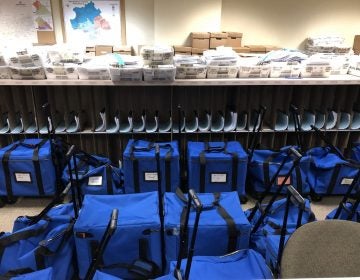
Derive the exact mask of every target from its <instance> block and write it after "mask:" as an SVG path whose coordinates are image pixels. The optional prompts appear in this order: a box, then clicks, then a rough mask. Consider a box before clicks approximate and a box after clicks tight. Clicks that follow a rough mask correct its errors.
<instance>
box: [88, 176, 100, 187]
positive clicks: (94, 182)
mask: <svg viewBox="0 0 360 280" xmlns="http://www.w3.org/2000/svg"><path fill="white" fill-rule="evenodd" d="M102 178H103V177H102V176H92V177H89V182H88V185H89V186H102Z"/></svg>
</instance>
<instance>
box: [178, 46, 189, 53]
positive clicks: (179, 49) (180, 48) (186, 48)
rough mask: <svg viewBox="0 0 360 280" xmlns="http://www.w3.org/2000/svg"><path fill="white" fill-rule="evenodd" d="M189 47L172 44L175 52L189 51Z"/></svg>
mask: <svg viewBox="0 0 360 280" xmlns="http://www.w3.org/2000/svg"><path fill="white" fill-rule="evenodd" d="M191 49H192V48H191V47H186V46H174V51H175V52H191Z"/></svg>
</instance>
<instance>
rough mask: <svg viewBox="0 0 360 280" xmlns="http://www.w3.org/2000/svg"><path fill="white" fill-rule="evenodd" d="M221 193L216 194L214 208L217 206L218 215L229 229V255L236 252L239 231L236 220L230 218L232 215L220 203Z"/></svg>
mask: <svg viewBox="0 0 360 280" xmlns="http://www.w3.org/2000/svg"><path fill="white" fill-rule="evenodd" d="M220 196H221V194H220V193H218V192H217V193H214V198H215V200H214V203H213V204H214V206H216V210H217V212H218V214H219V215H220V216H221V217H222V218H223V219H224V221H225V223H226V226H227V229H228V248H227V253H231V252H234V251H236V247H237V246H236V245H237V239H238V230H237V228H236V224H235V221H234V219H233V218H232V217H231V216H230V214H229V213H228V212H227V211H226V209H225V208H224V207H222V206H221V204H220V203H219V201H220Z"/></svg>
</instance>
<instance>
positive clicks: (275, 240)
mask: <svg viewBox="0 0 360 280" xmlns="http://www.w3.org/2000/svg"><path fill="white" fill-rule="evenodd" d="M290 236H291V235H290V234H287V235H285V244H286V242H287V241H288V240H289V238H290ZM279 244H280V235H269V236H267V238H266V256H265V260H266V263H267V265H268V266H269V267H271V268H272V269H275V268H276V266H277V258H278V254H279Z"/></svg>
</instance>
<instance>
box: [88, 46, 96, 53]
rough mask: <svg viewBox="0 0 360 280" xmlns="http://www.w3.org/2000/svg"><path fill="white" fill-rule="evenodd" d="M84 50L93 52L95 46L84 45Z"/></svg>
mask: <svg viewBox="0 0 360 280" xmlns="http://www.w3.org/2000/svg"><path fill="white" fill-rule="evenodd" d="M86 51H87V52H94V51H95V47H94V46H93V47H86Z"/></svg>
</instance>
